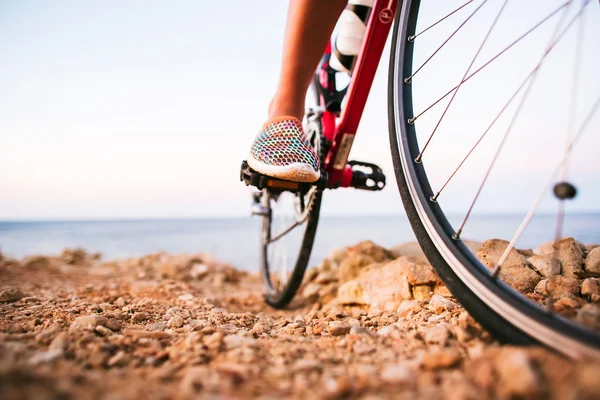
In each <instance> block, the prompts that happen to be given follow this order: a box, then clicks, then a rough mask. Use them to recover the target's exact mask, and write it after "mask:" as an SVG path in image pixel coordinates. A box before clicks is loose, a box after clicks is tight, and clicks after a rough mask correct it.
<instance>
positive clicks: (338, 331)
mask: <svg viewBox="0 0 600 400" xmlns="http://www.w3.org/2000/svg"><path fill="white" fill-rule="evenodd" d="M350 328H351V327H350V326H349V325H346V324H344V323H343V322H341V321H331V322H330V323H329V334H330V335H331V336H341V335H345V334H347V333H348V332H350Z"/></svg>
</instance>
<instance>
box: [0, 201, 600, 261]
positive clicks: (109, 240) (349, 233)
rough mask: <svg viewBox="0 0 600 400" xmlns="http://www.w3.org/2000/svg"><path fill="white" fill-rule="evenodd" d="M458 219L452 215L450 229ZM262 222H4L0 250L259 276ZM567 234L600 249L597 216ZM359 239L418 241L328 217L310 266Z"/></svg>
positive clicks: (579, 220)
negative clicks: (146, 259)
mask: <svg viewBox="0 0 600 400" xmlns="http://www.w3.org/2000/svg"><path fill="white" fill-rule="evenodd" d="M522 219H523V216H522V215H517V214H488V215H473V216H471V218H470V219H469V221H468V223H467V225H466V227H465V229H464V230H463V238H466V239H470V240H477V241H484V240H486V239H490V238H501V239H506V240H510V239H511V237H512V235H513V234H514V232H515V231H516V230H517V227H518V226H519V225H520V223H521V221H522ZM459 220H460V217H459V216H456V217H450V221H451V222H452V223H457V222H459ZM555 226H556V216H555V215H536V216H535V217H534V218H533V219H532V221H531V223H530V225H529V227H528V229H527V230H526V231H525V233H524V234H523V236H522V237H521V239H520V240H519V242H518V243H517V247H519V248H535V247H536V246H538V245H540V244H542V243H545V242H548V241H550V240H553V238H554V235H555ZM259 229H260V219H258V218H251V217H220V218H185V219H184V218H174V219H170V218H164V219H162V218H154V219H104V220H22V221H7V220H4V221H0V251H2V253H3V254H5V255H7V256H10V257H24V256H28V255H33V254H45V255H47V254H58V253H60V252H61V251H62V250H63V249H64V248H83V249H85V250H87V251H90V252H100V253H101V254H102V257H103V259H105V260H110V259H120V258H127V257H138V256H142V255H145V254H148V253H155V252H159V251H165V252H169V253H202V252H205V253H210V254H212V255H213V256H215V257H216V258H218V259H220V260H223V261H225V262H227V263H229V264H231V265H233V266H235V267H237V268H240V269H243V270H248V271H256V270H258V263H259ZM563 236H569V237H574V238H575V239H577V240H579V241H581V242H583V243H586V244H589V243H600V212H591V213H578V214H569V215H567V216H566V217H565V221H564V230H563ZM362 240H372V241H373V242H375V243H377V244H380V245H382V246H384V247H388V248H389V247H393V246H395V245H398V244H402V243H406V242H410V241H414V240H415V237H414V234H413V231H412V229H411V227H410V224H409V222H408V219H407V217H406V216H404V215H375V216H367V215H362V216H323V217H321V219H320V221H319V227H318V229H317V236H316V238H315V245H314V248H313V252H312V255H311V261H310V266H314V265H318V264H319V263H320V262H321V260H322V259H323V258H324V257H326V256H327V254H329V253H330V252H331V251H332V250H333V249H335V248H338V247H341V246H349V245H353V244H355V243H358V242H360V241H362Z"/></svg>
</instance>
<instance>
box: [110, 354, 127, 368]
mask: <svg viewBox="0 0 600 400" xmlns="http://www.w3.org/2000/svg"><path fill="white" fill-rule="evenodd" d="M128 363H129V357H128V356H127V354H126V353H125V352H124V351H119V352H117V354H115V355H114V356H112V357H111V358H109V359H108V362H107V363H106V365H108V366H109V367H124V366H125V365H127V364H128Z"/></svg>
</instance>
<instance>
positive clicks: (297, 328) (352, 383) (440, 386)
mask: <svg viewBox="0 0 600 400" xmlns="http://www.w3.org/2000/svg"><path fill="white" fill-rule="evenodd" d="M469 245H470V246H472V248H473V250H474V251H476V252H477V256H478V257H479V258H480V259H481V260H482V261H483V262H484V263H485V264H486V265H488V266H489V267H490V268H492V267H493V265H494V262H495V261H497V260H498V258H499V257H500V254H501V253H502V251H503V249H504V248H505V247H506V242H503V241H500V240H490V241H487V242H485V243H483V244H482V245H480V244H477V243H470V244H469ZM500 276H501V277H502V278H503V279H505V280H506V281H507V282H509V283H510V284H512V285H513V286H515V287H516V288H518V289H519V290H521V291H522V292H523V293H525V294H526V295H527V296H529V297H530V298H532V299H533V300H534V301H538V302H539V303H541V304H544V305H545V306H546V307H552V308H553V309H554V310H555V311H557V312H559V313H561V314H563V315H565V316H567V317H569V318H573V319H576V320H578V321H580V322H581V323H584V324H586V325H587V326H588V327H591V328H595V329H598V326H599V325H598V324H599V321H600V307H599V306H598V303H599V301H600V290H599V289H600V288H599V282H600V280H599V279H596V277H597V276H600V248H599V247H594V246H583V245H581V244H580V243H578V242H576V241H574V240H573V239H565V240H563V241H561V242H559V243H557V244H556V245H552V244H549V245H545V246H540V247H539V248H538V249H535V251H532V250H514V251H513V252H512V253H511V255H510V257H509V258H508V259H507V262H506V263H505V264H504V266H503V268H502V270H501V272H500ZM260 290H261V284H260V279H259V277H258V275H254V274H248V273H245V272H241V271H238V270H236V269H235V268H233V267H231V266H228V265H226V264H223V263H221V262H219V261H218V260H215V259H213V258H211V257H210V256H208V255H206V254H196V255H168V254H152V255H148V256H145V257H141V258H135V259H128V260H120V261H109V262H103V261H101V260H100V257H99V255H94V254H88V253H85V252H84V251H81V250H66V251H65V252H63V254H62V255H60V256H56V257H40V256H36V257H28V258H25V259H23V260H14V259H7V258H4V257H2V256H1V254H0V394H1V395H0V398H2V399H70V398H83V399H86V398H98V399H153V398H156V399H188V398H246V397H258V396H260V397H264V398H280V397H286V398H287V397H294V398H307V397H308V398H359V397H360V398H365V399H378V398H407V399H413V398H424V399H425V398H426V399H431V398H433V399H435V398H448V399H486V398H489V399H494V398H506V399H508V398H556V399H575V398H577V399H585V398H590V399H591V398H599V396H600V395H599V393H600V379H599V378H598V377H600V365H598V363H593V362H590V361H587V362H586V361H578V362H574V361H570V360H567V359H565V358H563V357H561V356H559V355H557V354H554V353H551V352H549V351H548V350H546V349H543V348H517V347H511V346H506V345H500V344H498V343H497V342H495V341H494V340H493V338H492V337H490V335H489V334H488V333H486V332H485V331H483V330H482V329H481V328H480V326H479V325H478V324H477V323H476V322H475V321H473V319H472V318H471V317H470V316H469V314H468V313H467V312H466V311H464V309H463V308H462V307H460V305H458V304H457V303H456V302H455V301H454V299H453V298H452V296H451V294H450V293H449V291H448V290H447V289H446V288H445V287H444V286H443V285H442V284H441V282H440V281H439V279H438V277H437V276H436V274H435V272H434V271H433V269H432V268H431V267H430V266H429V265H428V264H427V261H426V260H425V258H424V256H423V254H422V253H421V251H420V250H419V248H418V246H416V245H415V244H406V245H401V246H397V247H395V248H393V249H384V248H382V247H379V246H377V245H375V244H373V243H371V242H362V243H359V244H357V245H355V246H352V247H349V248H343V249H338V250H336V251H334V252H332V254H331V255H330V256H329V257H328V258H327V259H325V260H324V261H323V263H322V265H320V266H319V267H317V268H313V269H311V270H310V271H309V272H308V273H307V276H306V279H305V283H304V284H303V287H302V289H301V291H300V294H299V296H298V297H297V299H296V300H295V301H294V303H293V304H292V306H291V307H290V309H288V310H286V311H277V310H273V309H270V308H269V307H267V306H265V304H264V303H263V301H262V298H261V294H260Z"/></svg>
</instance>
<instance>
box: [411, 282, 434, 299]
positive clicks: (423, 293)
mask: <svg viewBox="0 0 600 400" xmlns="http://www.w3.org/2000/svg"><path fill="white" fill-rule="evenodd" d="M432 295H433V290H432V289H431V286H428V285H421V286H413V288H412V297H413V298H414V299H415V300H419V301H429V299H431V296H432Z"/></svg>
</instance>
